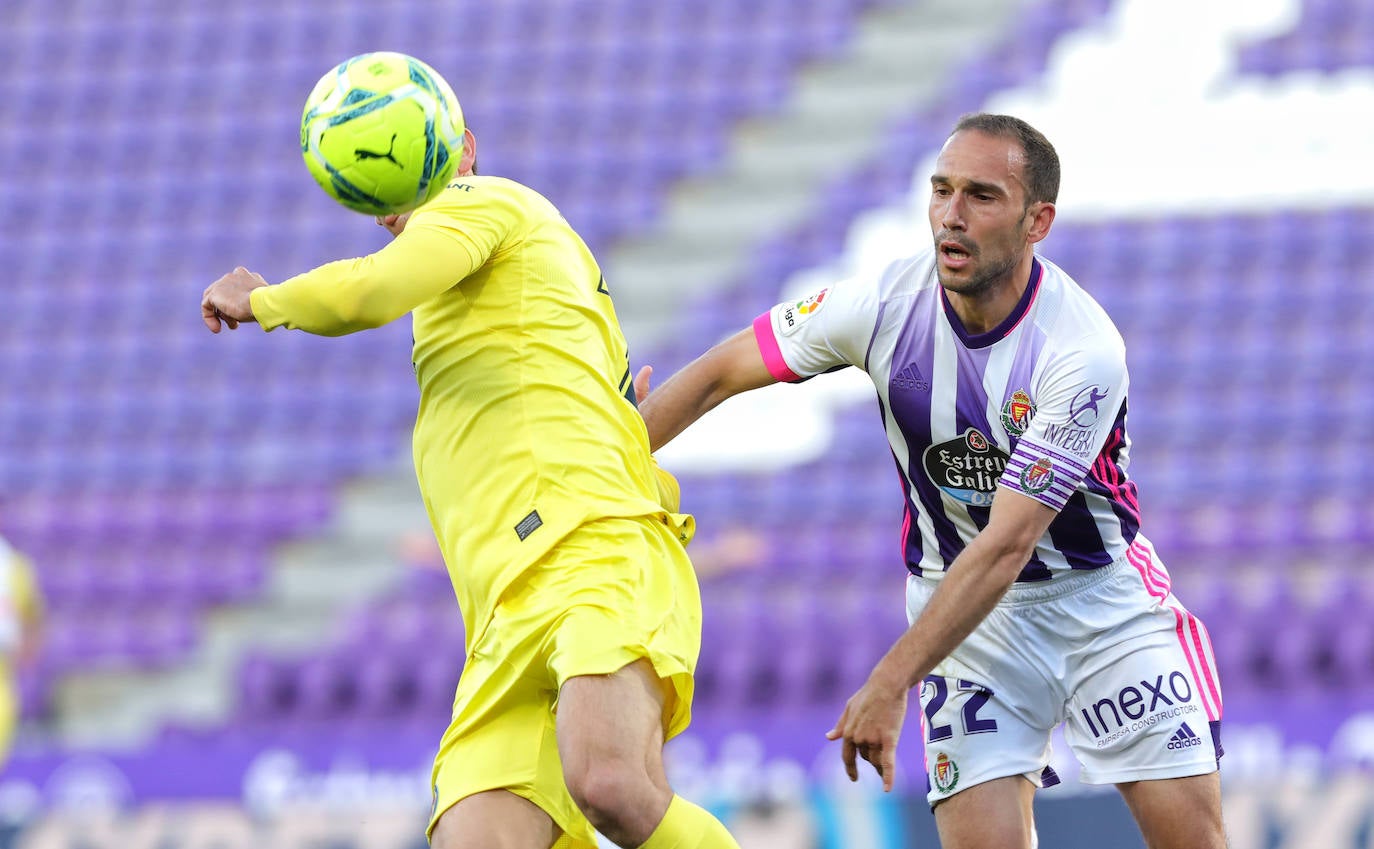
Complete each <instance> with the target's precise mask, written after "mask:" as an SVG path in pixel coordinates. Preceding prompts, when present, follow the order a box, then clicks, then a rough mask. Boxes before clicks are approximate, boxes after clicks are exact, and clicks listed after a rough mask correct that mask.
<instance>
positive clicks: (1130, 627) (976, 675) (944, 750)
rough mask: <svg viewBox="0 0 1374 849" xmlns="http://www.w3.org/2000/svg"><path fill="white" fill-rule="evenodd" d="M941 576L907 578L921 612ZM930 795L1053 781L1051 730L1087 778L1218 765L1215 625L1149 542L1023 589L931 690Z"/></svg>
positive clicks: (931, 679) (943, 667)
mask: <svg viewBox="0 0 1374 849" xmlns="http://www.w3.org/2000/svg"><path fill="white" fill-rule="evenodd" d="M937 585H938V582H935V581H929V580H926V579H923V578H918V577H915V576H913V577H911V578H909V579H908V580H907V616H908V618H909V619H911V620H914V619H915V617H916V615H917V614H919V613H920V612H921V610H922V608H924V607H925V605H926V603H927V602H928V601H929V599H930V596H931V594H932V593H934V592H935V588H936V586H937ZM921 708H922V710H923V713H924V726H925V735H924V736H925V739H926V778H927V781H928V783H929V793H928V795H927V799H928V800H929V802H930V804H931V805H932V806H934V805H935V804H936V803H938V802H940V801H941V800H943V799H947V798H949V797H950V796H952V795H954V794H955V793H958V792H959V791H960V790H964V789H966V788H968V787H972V786H974V785H976V784H981V783H982V782H985V781H991V780H993V779H995V778H1004V777H1006V776H1009V775H1024V776H1025V777H1026V778H1028V779H1030V780H1031V781H1032V782H1034V783H1035V784H1036V786H1045V785H1048V784H1057V783H1058V781H1059V778H1058V776H1056V775H1055V774H1054V772H1053V770H1051V769H1050V768H1049V758H1050V732H1051V731H1052V730H1053V729H1054V728H1055V726H1057V725H1058V724H1059V723H1061V722H1066V723H1067V724H1066V727H1065V734H1064V737H1065V740H1066V741H1067V742H1068V744H1069V748H1070V749H1071V750H1072V751H1073V753H1074V756H1075V757H1076V758H1077V759H1078V761H1079V763H1081V764H1082V765H1083V770H1082V773H1081V775H1080V778H1081V780H1082V781H1083V782H1084V783H1087V784H1115V783H1117V782H1122V781H1140V780H1146V779H1155V778H1180V777H1184V776H1189V775H1203V774H1206V773H1210V772H1215V771H1216V769H1217V759H1218V758H1219V757H1221V685H1220V680H1219V679H1218V677H1217V672H1216V663H1215V661H1214V659H1213V656H1212V645H1211V641H1210V639H1209V638H1208V636H1207V629H1206V628H1204V627H1203V625H1202V622H1201V621H1200V620H1198V618H1197V617H1196V616H1193V615H1192V614H1191V613H1189V612H1188V611H1187V610H1186V609H1184V607H1183V605H1182V604H1180V603H1179V601H1178V599H1176V598H1174V596H1173V594H1172V593H1171V592H1170V591H1169V575H1168V572H1166V571H1165V570H1164V566H1163V565H1162V564H1161V563H1159V562H1158V561H1157V560H1156V559H1155V558H1154V553H1153V550H1152V548H1151V546H1150V544H1149V543H1148V542H1147V541H1145V540H1144V539H1143V538H1138V539H1137V540H1136V541H1135V542H1134V543H1132V545H1131V547H1130V550H1129V551H1128V553H1127V555H1126V556H1124V557H1122V558H1121V559H1120V560H1118V561H1117V562H1115V563H1113V564H1112V565H1110V566H1107V567H1104V568H1102V569H1097V570H1094V571H1090V572H1080V573H1075V574H1071V575H1067V576H1065V577H1063V578H1057V579H1055V580H1054V581H1053V582H1052V583H1048V584H1045V583H1035V584H1015V585H1013V586H1012V588H1011V589H1010V590H1008V591H1007V594H1006V595H1005V596H1004V597H1003V598H1002V600H1001V601H1000V602H999V603H998V605H997V607H996V608H994V609H993V611H992V613H991V614H990V615H989V616H988V618H987V619H985V620H984V621H983V622H982V624H980V625H979V626H978V628H977V629H976V630H975V631H974V632H973V633H972V634H971V635H969V638H968V639H967V640H965V641H964V642H963V643H962V644H960V645H959V647H958V648H957V649H955V650H954V652H953V653H952V654H951V655H950V656H949V657H948V658H946V659H945V660H944V661H943V662H941V663H940V664H939V665H938V666H936V667H935V670H934V672H933V673H932V674H931V675H930V676H928V677H927V678H926V679H925V682H924V683H923V684H922V685H921Z"/></svg>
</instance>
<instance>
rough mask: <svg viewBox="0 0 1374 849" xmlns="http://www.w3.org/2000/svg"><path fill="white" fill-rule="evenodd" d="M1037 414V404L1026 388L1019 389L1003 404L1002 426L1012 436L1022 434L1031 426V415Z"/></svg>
mask: <svg viewBox="0 0 1374 849" xmlns="http://www.w3.org/2000/svg"><path fill="white" fill-rule="evenodd" d="M1033 415H1035V404H1034V402H1032V401H1031V397H1030V395H1027V394H1026V390H1024V389H1018V390H1016V391H1015V392H1013V393H1011V397H1010V398H1008V399H1007V401H1006V403H1005V404H1003V405H1002V427H1004V428H1006V429H1007V433H1008V434H1010V435H1011V436H1020V435H1021V434H1023V433H1025V432H1026V428H1028V427H1030V420H1031V416H1033Z"/></svg>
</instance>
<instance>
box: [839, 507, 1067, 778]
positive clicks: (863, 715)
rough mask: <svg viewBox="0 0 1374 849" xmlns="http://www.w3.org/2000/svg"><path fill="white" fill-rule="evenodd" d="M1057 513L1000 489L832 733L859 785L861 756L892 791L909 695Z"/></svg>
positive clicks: (989, 605)
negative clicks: (981, 524) (983, 520)
mask: <svg viewBox="0 0 1374 849" xmlns="http://www.w3.org/2000/svg"><path fill="white" fill-rule="evenodd" d="M1056 515H1057V513H1056V511H1055V510H1053V509H1052V508H1050V507H1047V506H1046V505H1044V504H1041V503H1040V502H1039V501H1036V500H1035V499H1033V498H1029V497H1027V496H1025V495H1021V494H1020V493H1017V492H1013V491H1011V490H1008V489H1005V488H1001V489H998V490H997V494H996V495H995V496H994V497H993V500H992V511H991V513H990V515H989V517H988V524H987V527H986V528H984V529H983V531H982V532H981V533H979V534H978V536H976V537H974V539H973V541H972V542H971V543H969V545H968V547H967V548H965V549H964V550H963V552H962V553H960V555H959V556H958V557H957V558H956V559H955V561H954V563H953V564H951V565H950V567H949V572H948V574H946V575H945V578H944V580H942V581H941V582H940V586H939V588H937V589H936V591H935V593H934V595H933V596H932V597H931V600H930V604H928V605H927V606H926V608H925V609H924V610H923V611H922V612H921V615H920V616H918V617H917V618H916V621H915V622H913V623H912V625H911V627H910V628H908V629H907V631H906V633H905V634H903V635H902V636H901V637H900V638H899V639H898V640H897V642H896V643H894V644H893V646H892V648H891V649H889V650H888V652H887V654H886V655H884V656H883V659H882V660H880V661H878V664H877V665H876V666H875V667H874V668H873V672H872V673H870V675H869V677H868V681H867V682H866V683H865V684H864V686H863V687H862V688H860V690H859V692H857V693H855V694H854V696H853V697H851V698H850V699H849V701H848V703H846V704H845V707H844V711H843V713H841V714H840V719H839V721H838V722H836V723H835V727H834V728H832V729H831V730H830V731H829V732H828V733H827V734H826V736H827V737H828V738H830V739H831V740H840V739H843V740H844V745H843V748H842V750H841V753H840V754H841V757H842V758H843V760H844V765H845V771H846V772H847V773H848V775H849V778H850V780H851V781H857V780H858V777H859V773H858V767H857V762H856V755H857V756H861V757H863V759H864V760H866V761H868V762H869V763H871V764H872V765H873V767H874V769H875V770H877V772H878V774H879V775H881V776H882V779H883V789H884V790H885V791H887V790H891V789H892V782H893V778H894V772H895V770H896V754H897V740H898V738H899V737H900V736H901V732H902V723H903V721H904V720H905V718H906V707H907V693H908V692H909V691H910V690H911V688H912V687H915V686H916V685H917V684H920V683H921V681H922V680H923V679H924V678H925V677H926V676H927V675H929V674H930V671H931V670H932V669H934V668H935V665H936V664H937V663H939V662H940V661H941V660H942V659H944V658H945V656H947V655H948V654H949V653H950V652H952V651H954V649H955V648H956V647H958V645H959V644H960V643H962V642H963V641H964V638H966V637H967V636H968V635H969V634H971V633H972V632H973V629H974V628H976V627H978V624H979V623H980V622H982V621H983V620H984V619H985V618H987V615H988V614H989V613H991V612H992V609H993V607H994V606H996V604H997V601H998V600H999V599H1000V598H1002V596H1003V595H1004V594H1005V593H1006V591H1007V588H1008V587H1010V586H1011V585H1012V583H1013V582H1014V581H1015V580H1016V576H1017V575H1018V574H1020V572H1021V569H1022V568H1023V567H1024V566H1025V565H1026V563H1027V561H1029V560H1030V558H1031V555H1032V554H1034V552H1035V545H1036V543H1037V542H1038V541H1039V540H1040V538H1041V537H1042V536H1044V534H1045V531H1046V529H1047V528H1049V526H1050V522H1051V521H1053V520H1054V517H1055V516H1056Z"/></svg>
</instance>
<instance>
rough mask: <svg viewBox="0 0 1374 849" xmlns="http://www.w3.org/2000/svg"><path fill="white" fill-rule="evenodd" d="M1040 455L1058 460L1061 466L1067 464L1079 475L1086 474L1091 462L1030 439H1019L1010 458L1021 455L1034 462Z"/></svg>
mask: <svg viewBox="0 0 1374 849" xmlns="http://www.w3.org/2000/svg"><path fill="white" fill-rule="evenodd" d="M1041 456H1045V457H1049V458H1050V459H1052V460H1058V461H1059V463H1060V464H1062V465H1063V466H1067V467H1068V468H1069V469H1071V470H1072V471H1075V472H1077V473H1078V476H1079V477H1083V476H1084V475H1086V474H1087V473H1088V470H1089V469H1091V468H1092V464H1091V463H1085V462H1083V458H1081V457H1071V456H1069V455H1068V454H1064V453H1061V452H1059V451H1056V450H1055V449H1053V448H1046V447H1045V446H1043V445H1041V444H1040V443H1038V442H1036V441H1034V440H1031V439H1023V440H1021V444H1020V445H1018V446H1016V452H1015V453H1014V454H1012V459H1016V458H1017V457H1022V458H1025V460H1026V461H1027V462H1034V461H1035V460H1038V459H1040V457H1041ZM1032 458H1034V459H1032Z"/></svg>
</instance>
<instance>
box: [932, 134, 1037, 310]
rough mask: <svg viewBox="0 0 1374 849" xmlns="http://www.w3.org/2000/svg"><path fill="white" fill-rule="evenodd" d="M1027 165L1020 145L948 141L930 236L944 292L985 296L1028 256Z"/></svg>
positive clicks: (935, 186)
mask: <svg viewBox="0 0 1374 849" xmlns="http://www.w3.org/2000/svg"><path fill="white" fill-rule="evenodd" d="M1025 161H1026V160H1025V155H1024V154H1023V153H1022V151H1021V145H1020V144H1019V143H1018V142H1017V141H1016V140H1014V139H1008V138H1003V137H1000V136H990V135H987V134H986V133H983V132H980V131H978V130H962V131H960V132H957V133H955V134H954V135H953V136H951V137H950V138H949V140H948V141H947V142H945V146H944V148H943V149H942V150H941V151H940V157H939V158H938V159H937V160H936V162H935V173H934V175H932V176H931V178H930V186H931V191H930V229H931V232H932V233H933V234H934V236H935V254H936V263H935V268H936V271H937V273H938V275H939V278H940V285H941V286H943V287H945V289H947V290H949V291H950V292H957V293H959V294H961V295H969V296H975V297H976V296H978V295H980V294H983V293H985V292H987V291H988V290H990V289H991V288H992V287H993V286H995V285H997V284H999V283H1002V282H1004V281H1006V280H1009V279H1010V275H1011V274H1012V272H1013V271H1014V270H1015V269H1016V266H1017V264H1018V263H1020V261H1021V258H1022V257H1023V256H1025V252H1026V251H1028V250H1030V243H1029V242H1028V241H1027V238H1026V234H1027V230H1028V228H1029V226H1030V221H1031V213H1032V212H1034V210H1035V208H1036V205H1034V204H1033V205H1031V207H1030V209H1027V207H1026V186H1025V182H1024V174H1025Z"/></svg>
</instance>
